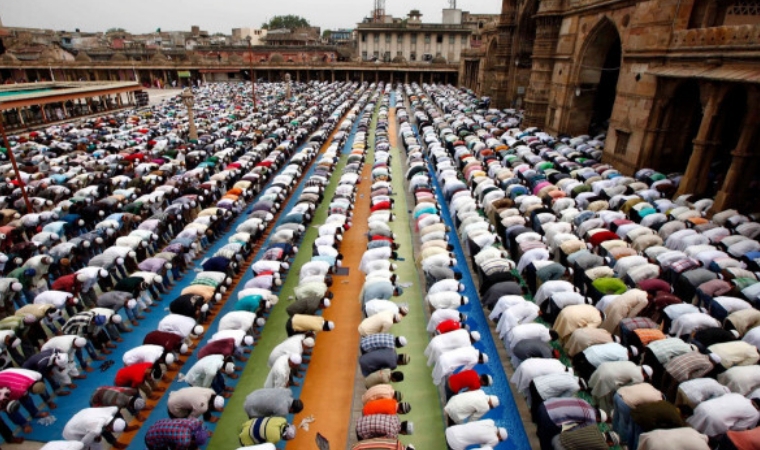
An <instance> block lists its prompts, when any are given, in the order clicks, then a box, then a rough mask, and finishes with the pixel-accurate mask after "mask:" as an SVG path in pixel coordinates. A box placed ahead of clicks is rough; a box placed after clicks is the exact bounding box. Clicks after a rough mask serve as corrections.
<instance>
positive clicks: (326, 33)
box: [322, 30, 332, 39]
mask: <svg viewBox="0 0 760 450" xmlns="http://www.w3.org/2000/svg"><path fill="white" fill-rule="evenodd" d="M331 37H332V31H331V30H325V31H323V32H322V38H323V39H330V38H331Z"/></svg>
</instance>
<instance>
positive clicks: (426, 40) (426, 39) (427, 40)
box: [425, 33, 430, 44]
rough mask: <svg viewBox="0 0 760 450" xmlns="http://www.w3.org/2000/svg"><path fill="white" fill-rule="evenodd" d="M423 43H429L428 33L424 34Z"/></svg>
mask: <svg viewBox="0 0 760 450" xmlns="http://www.w3.org/2000/svg"><path fill="white" fill-rule="evenodd" d="M425 43H426V44H429V43H430V33H425Z"/></svg>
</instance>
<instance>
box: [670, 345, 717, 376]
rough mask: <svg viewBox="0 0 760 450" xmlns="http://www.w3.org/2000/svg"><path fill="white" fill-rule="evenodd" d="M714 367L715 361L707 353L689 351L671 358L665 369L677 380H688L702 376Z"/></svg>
mask: <svg viewBox="0 0 760 450" xmlns="http://www.w3.org/2000/svg"><path fill="white" fill-rule="evenodd" d="M712 369H713V363H712V362H711V361H710V358H709V357H708V356H707V355H703V354H701V353H699V352H689V353H686V354H683V355H681V356H677V357H675V358H673V359H671V360H670V362H669V363H668V364H667V365H666V366H665V370H666V371H667V372H668V373H669V374H670V375H671V376H672V377H673V378H675V380H676V381H679V382H680V381H686V380H691V379H694V378H702V377H703V376H705V375H706V374H707V373H708V372H710V371H711V370H712Z"/></svg>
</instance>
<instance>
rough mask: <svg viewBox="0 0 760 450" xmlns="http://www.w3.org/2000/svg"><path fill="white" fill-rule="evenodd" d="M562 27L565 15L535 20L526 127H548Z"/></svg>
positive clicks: (543, 16)
mask: <svg viewBox="0 0 760 450" xmlns="http://www.w3.org/2000/svg"><path fill="white" fill-rule="evenodd" d="M541 6H543V3H542V5H541ZM540 13H541V12H540V10H539V14H540ZM561 25H562V16H559V15H556V14H553V13H551V14H547V15H539V16H538V17H536V40H535V41H534V43H533V67H532V69H531V72H530V83H529V85H528V90H527V92H526V95H525V120H524V121H523V124H524V126H525V127H540V128H543V127H544V126H545V125H546V115H547V112H548V108H549V93H550V92H551V88H552V75H553V73H554V54H555V52H556V50H557V40H558V39H559V29H560V26H561Z"/></svg>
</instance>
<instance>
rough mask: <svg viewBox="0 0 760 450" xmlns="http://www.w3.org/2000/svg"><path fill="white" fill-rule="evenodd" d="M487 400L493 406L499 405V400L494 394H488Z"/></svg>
mask: <svg viewBox="0 0 760 450" xmlns="http://www.w3.org/2000/svg"><path fill="white" fill-rule="evenodd" d="M488 400H489V401H490V402H491V406H492V407H493V408H498V407H499V405H501V400H499V397H497V396H495V395H489V396H488Z"/></svg>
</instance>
